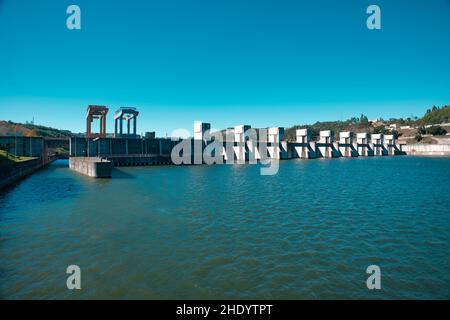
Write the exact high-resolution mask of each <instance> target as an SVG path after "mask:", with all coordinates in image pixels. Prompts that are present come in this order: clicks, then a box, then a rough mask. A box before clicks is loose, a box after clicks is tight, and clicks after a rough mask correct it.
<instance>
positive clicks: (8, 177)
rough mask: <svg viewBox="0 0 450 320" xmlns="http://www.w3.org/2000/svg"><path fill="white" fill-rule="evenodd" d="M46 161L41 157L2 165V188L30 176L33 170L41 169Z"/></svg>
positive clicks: (0, 180)
mask: <svg viewBox="0 0 450 320" xmlns="http://www.w3.org/2000/svg"><path fill="white" fill-rule="evenodd" d="M44 166H45V163H44V162H43V161H42V159H41V158H37V159H31V160H28V161H23V162H18V163H14V164H10V165H6V166H1V167H0V190H1V189H4V188H6V187H8V186H10V185H11V184H13V183H15V182H17V181H19V180H21V179H23V178H25V177H27V176H29V175H30V174H32V173H33V172H35V171H37V170H39V169H41V168H42V167H44Z"/></svg>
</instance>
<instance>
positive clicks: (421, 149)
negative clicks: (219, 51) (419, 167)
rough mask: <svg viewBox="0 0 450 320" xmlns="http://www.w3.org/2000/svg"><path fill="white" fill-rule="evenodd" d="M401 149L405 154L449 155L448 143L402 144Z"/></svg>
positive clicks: (449, 145)
mask: <svg viewBox="0 0 450 320" xmlns="http://www.w3.org/2000/svg"><path fill="white" fill-rule="evenodd" d="M401 150H402V151H403V152H406V154H407V155H423V156H450V144H403V145H401Z"/></svg>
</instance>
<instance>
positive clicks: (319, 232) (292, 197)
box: [0, 157, 450, 299]
mask: <svg viewBox="0 0 450 320" xmlns="http://www.w3.org/2000/svg"><path fill="white" fill-rule="evenodd" d="M259 173H260V171H259V167H258V166H250V165H236V166H230V165H218V166H193V167H148V168H120V169H117V170H115V172H114V177H113V179H111V180H94V179H90V178H87V177H84V176H81V175H78V174H76V173H74V172H71V171H69V169H68V168H67V162H64V161H60V162H57V163H55V164H53V165H51V166H50V167H49V168H47V169H45V170H43V171H40V172H38V173H36V174H35V175H33V176H31V177H29V178H28V179H26V180H24V181H23V182H21V183H19V184H18V185H16V186H15V187H14V188H12V189H10V190H8V191H7V192H4V193H3V194H1V195H0V297H1V298H8V299H10V298H23V299H39V298H44V299H52V298H74V299H78V298H81V299H88V298H98V299H99V298H138V299H146V298H150V299H191V298H192V299H203V298H206V299H208V298H216V299H239V298H273V299H316V298H350V299H356V298H364V299H370V298H450V284H449V282H448V270H450V224H449V223H448V221H449V215H450V197H448V196H447V195H446V193H447V191H446V190H447V189H448V183H449V181H450V159H443V158H442V159H439V158H413V157H397V158H371V159H335V160H314V161H294V160H293V161H285V162H282V163H281V165H280V171H279V173H278V175H276V176H260V174H259ZM71 264H77V265H79V266H80V267H81V269H82V290H81V291H76V292H73V291H69V290H67V289H66V276H67V275H66V274H65V270H66V268H67V266H68V265H71ZM371 264H377V265H379V266H380V267H381V270H382V287H383V290H381V291H375V292H374V291H369V290H367V288H366V284H365V282H366V279H367V275H366V273H365V270H366V268H367V266H369V265H371Z"/></svg>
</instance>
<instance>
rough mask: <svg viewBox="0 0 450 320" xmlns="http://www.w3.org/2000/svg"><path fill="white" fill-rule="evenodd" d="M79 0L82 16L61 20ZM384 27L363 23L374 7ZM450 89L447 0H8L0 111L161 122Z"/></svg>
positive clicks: (383, 104)
mask: <svg viewBox="0 0 450 320" xmlns="http://www.w3.org/2000/svg"><path fill="white" fill-rule="evenodd" d="M70 4H77V5H79V6H80V7H81V11H82V30H80V31H69V30H67V28H66V17H67V14H66V8H67V6H68V5H70ZM370 4H377V5H379V6H380V7H381V10H382V30H381V31H369V30H368V29H367V28H366V18H367V15H366V8H367V6H368V5H370ZM446 103H447V104H448V103H450V1H449V0H395V1H392V0H389V1H385V0H371V1H365V0H328V1H324V0H314V1H313V0H309V1H301V0H291V1H288V0H270V1H269V0H183V1H182V0H178V1H173V0H158V1H156V0H151V1H142V0H129V1H106V0H105V1H100V0H70V1H66V0H41V1H29V0H0V119H5V120H13V121H18V122H25V121H27V120H31V119H32V117H33V116H34V117H35V120H36V122H37V123H39V124H44V125H50V126H53V127H57V128H63V129H69V130H73V131H76V132H81V131H85V120H84V117H85V110H86V106H87V105H88V104H105V105H107V106H109V107H110V108H111V109H112V110H111V114H110V117H109V121H108V131H110V132H111V131H112V130H113V117H112V113H113V111H114V110H115V109H116V108H117V107H119V106H135V107H138V108H139V109H140V111H141V115H140V121H139V123H138V127H139V128H138V131H139V132H143V131H157V133H158V135H164V134H165V133H166V132H168V133H170V132H172V130H174V129H176V128H187V129H191V128H192V122H193V121H195V120H203V121H208V122H211V123H212V126H213V127H214V128H225V127H229V126H234V125H237V124H241V123H247V124H251V125H252V126H254V127H265V126H291V125H294V124H303V123H311V122H315V121H317V120H339V119H346V118H349V117H352V116H359V115H360V114H361V113H364V114H366V115H368V117H369V118H378V117H385V118H388V117H391V116H392V117H399V116H402V117H408V116H411V115H417V116H421V115H422V114H423V113H424V111H425V110H426V108H428V107H430V106H432V105H443V104H446Z"/></svg>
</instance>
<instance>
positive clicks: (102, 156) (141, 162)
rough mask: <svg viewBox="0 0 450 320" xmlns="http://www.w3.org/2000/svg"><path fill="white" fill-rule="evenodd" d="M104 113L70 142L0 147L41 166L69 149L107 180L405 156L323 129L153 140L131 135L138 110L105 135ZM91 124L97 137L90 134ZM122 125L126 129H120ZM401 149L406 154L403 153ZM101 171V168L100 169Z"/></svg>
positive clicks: (371, 140)
mask: <svg viewBox="0 0 450 320" xmlns="http://www.w3.org/2000/svg"><path fill="white" fill-rule="evenodd" d="M108 112H109V108H108V107H106V106H100V105H90V106H88V107H87V114H86V134H85V135H78V136H73V137H70V138H51V139H48V138H42V137H0V145H1V147H2V148H4V149H7V150H9V151H10V152H11V153H13V154H15V155H18V156H28V157H36V158H40V159H41V160H42V163H43V164H46V163H49V162H50V161H52V160H54V159H56V157H55V155H53V154H49V148H51V147H58V146H59V147H64V148H68V149H69V154H68V156H69V157H70V168H71V169H72V170H75V171H78V172H80V173H82V174H84V175H88V176H90V177H103V178H105V177H110V176H111V174H110V173H109V170H110V164H111V166H112V167H122V166H154V165H200V164H222V163H226V164H235V163H238V164H245V163H256V162H258V161H259V162H263V161H272V160H275V161H277V160H288V159H318V158H325V159H332V158H341V157H345V158H352V157H370V156H395V155H403V154H405V152H404V150H402V146H401V145H399V144H397V141H396V139H395V137H394V136H393V135H383V134H369V133H365V132H363V133H353V132H339V133H337V135H338V137H336V133H335V132H334V131H333V130H323V131H320V132H319V134H318V137H317V139H312V136H313V135H312V132H311V130H310V129H307V128H304V129H297V130H296V137H295V141H289V140H287V139H286V136H285V128H283V127H271V128H252V126H251V125H249V124H241V125H237V126H234V127H231V128H227V129H224V130H220V131H212V130H211V124H210V123H207V122H195V123H194V128H193V129H194V130H193V132H194V133H193V136H192V137H190V138H187V139H181V138H175V137H173V138H158V137H156V135H155V132H146V133H145V134H144V135H142V136H141V135H138V133H137V120H138V116H139V111H138V110H137V109H136V108H134V107H120V108H119V109H118V110H117V111H116V112H115V115H114V134H111V135H108V134H107V130H106V127H107V115H108ZM94 121H98V122H99V132H97V133H96V132H94V131H93V123H94ZM124 123H126V130H124V127H125V126H124ZM405 150H406V149H405ZM100 168H105V169H100Z"/></svg>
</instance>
